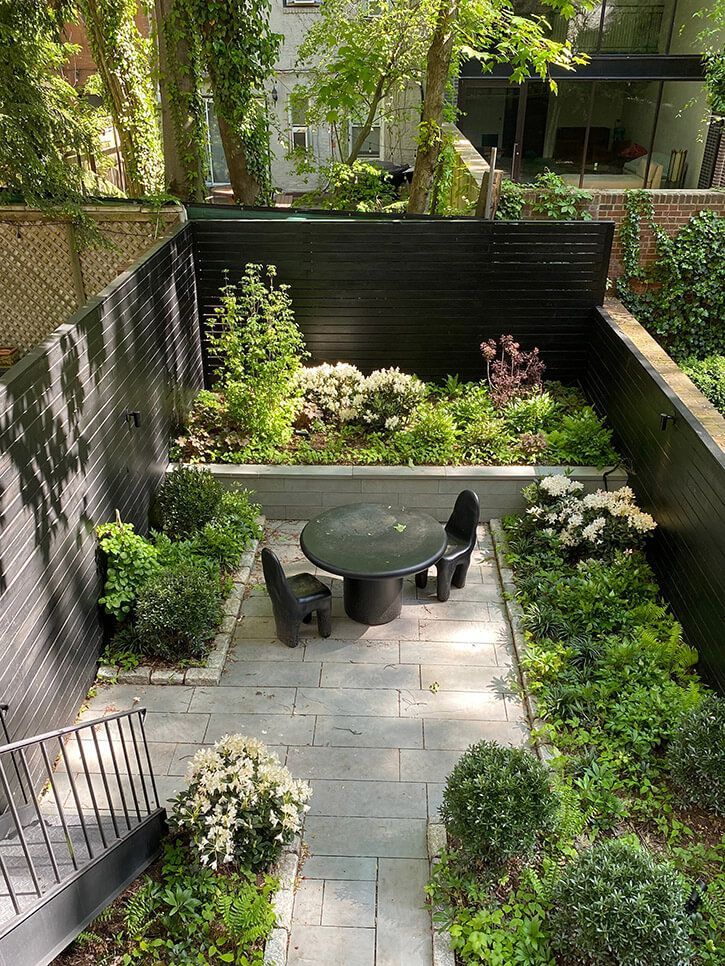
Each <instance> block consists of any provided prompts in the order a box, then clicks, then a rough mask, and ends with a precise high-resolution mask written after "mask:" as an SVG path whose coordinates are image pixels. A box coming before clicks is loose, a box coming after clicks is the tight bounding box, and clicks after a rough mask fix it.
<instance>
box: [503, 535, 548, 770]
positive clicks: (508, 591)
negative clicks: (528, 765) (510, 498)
mask: <svg viewBox="0 0 725 966" xmlns="http://www.w3.org/2000/svg"><path fill="white" fill-rule="evenodd" d="M489 528H490V530H491V538H492V540H493V553H494V557H495V559H496V566H497V567H498V572H499V577H500V578H501V584H502V586H503V589H504V602H505V604H506V614H507V616H508V619H509V624H510V625H511V636H512V638H513V643H514V652H515V655H516V668H517V671H518V675H519V683H520V685H521V696H522V700H523V703H524V708H525V710H526V717H527V718H528V720H529V730H530V731H531V741H532V744H533V746H534V749H535V751H536V754H537V757H538V758H539V760H540V761H542V762H543V763H544V764H547V763H548V762H549V761H550V760H551V758H553V757H554V751H553V749H552V748H551V746H550V745H548V744H547V743H546V742H545V741H543V740H542V738H541V737H537V734H539V733H540V729H541V728H542V727H543V724H544V723H543V721H542V720H541V718H540V717H539V714H538V709H537V707H536V699H535V698H534V697H533V696H532V694H531V691H530V689H529V682H528V681H527V679H526V671H525V670H524V668H523V666H522V664H521V659H522V658H523V657H524V655H525V654H526V635H525V634H524V631H523V628H522V627H521V621H520V616H521V607H520V605H519V603H518V601H516V600H515V599H514V594H515V593H516V584H515V582H514V573H513V570H511V568H510V567H509V566H508V564H507V563H506V557H505V554H506V532H505V531H504V528H503V524H502V523H501V521H500V520H490V521H489Z"/></svg>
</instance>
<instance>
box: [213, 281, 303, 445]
mask: <svg viewBox="0 0 725 966" xmlns="http://www.w3.org/2000/svg"><path fill="white" fill-rule="evenodd" d="M276 274H277V270H276V268H275V267H274V266H273V265H268V266H267V267H266V269H263V268H262V266H261V265H254V264H248V265H247V267H246V270H245V272H244V276H243V277H242V280H241V281H240V282H239V283H238V284H237V285H225V286H224V287H223V288H222V290H221V296H220V304H219V305H218V306H217V307H216V308H215V309H214V312H213V314H212V316H211V318H210V320H209V328H208V335H207V338H208V342H209V347H210V350H211V352H212V353H214V354H216V355H217V356H218V357H219V361H220V368H219V372H218V380H219V382H218V387H219V389H220V390H221V391H222V392H223V393H224V396H225V399H226V405H227V413H228V416H229V419H230V421H231V422H232V424H233V425H234V426H235V427H236V428H237V429H238V430H240V431H242V432H244V433H246V434H247V435H248V436H249V437H250V438H253V439H257V440H261V441H265V440H267V441H273V442H277V443H280V444H282V443H284V442H286V441H287V440H288V439H289V437H290V435H291V433H292V421H293V419H294V416H295V414H296V412H297V409H298V408H299V392H298V390H297V389H296V387H295V375H296V373H297V371H298V370H299V368H300V366H301V364H302V358H303V356H304V354H305V352H304V340H303V338H302V333H301V332H300V329H299V327H298V326H297V323H296V322H295V318H294V311H293V309H292V299H291V297H290V294H289V286H288V285H279V286H275V284H274V279H275V276H276Z"/></svg>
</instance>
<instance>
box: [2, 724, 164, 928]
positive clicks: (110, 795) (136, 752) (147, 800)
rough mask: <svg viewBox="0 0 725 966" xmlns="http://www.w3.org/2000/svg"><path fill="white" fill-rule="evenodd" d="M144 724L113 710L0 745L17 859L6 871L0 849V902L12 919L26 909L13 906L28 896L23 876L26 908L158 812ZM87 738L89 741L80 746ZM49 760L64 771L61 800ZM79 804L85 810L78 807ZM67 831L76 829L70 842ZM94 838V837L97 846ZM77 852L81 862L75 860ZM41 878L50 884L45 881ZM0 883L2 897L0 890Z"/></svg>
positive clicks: (56, 780)
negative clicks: (56, 834) (37, 836)
mask: <svg viewBox="0 0 725 966" xmlns="http://www.w3.org/2000/svg"><path fill="white" fill-rule="evenodd" d="M6 711H7V706H6V705H0V723H1V724H0V727H1V728H2V731H3V733H4V736H5V737H6V738H7V737H9V736H8V731H7V725H6V722H5V712H6ZM145 717H146V709H145V708H135V709H133V710H131V711H119V712H115V713H113V714H109V715H107V716H104V717H102V718H95V719H93V720H91V721H83V722H80V723H79V724H75V725H69V726H68V727H65V728H57V729H56V730H55V731H49V732H45V733H44V734H41V735H35V736H33V737H30V738H23V739H21V740H19V741H8V742H6V743H5V744H3V745H0V793H1V794H2V796H3V797H4V799H5V803H6V807H7V812H8V813H9V817H10V819H11V823H10V827H11V829H12V830H13V831H14V832H15V835H16V836H17V843H18V844H19V845H20V850H21V852H22V859H21V867H20V870H17V869H15V870H14V869H12V868H10V866H9V865H8V861H7V860H6V856H5V855H4V854H3V847H2V846H3V843H2V842H0V897H2V896H3V895H4V896H5V897H6V898H7V897H9V898H10V901H11V903H12V906H13V909H14V910H15V914H16V915H20V914H21V913H25V912H27V906H26V907H25V908H23V907H22V905H21V900H22V899H23V898H25V897H27V896H28V893H27V891H25V892H23V890H22V888H21V883H19V879H20V878H25V880H26V881H27V879H28V877H29V879H30V882H31V883H32V885H31V890H32V891H31V893H30V896H31V901H32V903H33V904H36V903H39V902H40V901H42V900H43V897H44V896H45V894H46V893H48V892H50V891H51V890H55V889H56V888H59V887H60V886H61V885H62V883H63V882H64V881H65V880H66V879H68V878H70V877H71V876H72V875H74V874H75V873H77V872H78V870H79V868H80V865H81V864H82V863H83V862H85V861H88V862H91V861H93V860H95V859H97V858H98V857H99V856H101V855H103V853H104V852H106V851H108V850H109V849H111V848H112V847H113V846H114V845H115V844H116V843H117V842H119V841H121V840H123V839H124V838H126V837H128V836H130V835H131V834H132V833H133V832H134V831H135V829H136V828H138V827H139V825H140V823H141V822H143V821H144V820H145V819H146V818H147V817H148V816H151V815H154V814H156V813H157V811H158V809H160V807H161V805H160V801H159V795H158V789H157V787H156V779H155V777H154V772H153V766H152V763H151V755H150V752H149V746H148V742H147V740H146V733H145V730H144V719H145ZM134 720H135V722H136V724H137V725H138V734H137V729H136V728H135V727H134ZM89 732H90V737H91V740H87V735H88V733H89ZM99 733H101V735H102V736H105V740H106V742H107V746H108V754H109V756H110V761H109V760H108V758H107V760H106V761H105V762H104V750H103V749H102V747H101V744H100V743H99ZM74 739H75V740H74ZM56 742H57V744H56ZM74 745H75V746H76V751H77V755H78V761H77V762H76V764H75V765H74V764H73V763H72V762H71V759H70V752H71V750H72V748H73V746H74ZM32 751H37V752H38V755H37V760H36V762H35V765H36V770H37V769H38V768H39V772H40V780H36V781H35V782H34V781H33V776H32V773H31V766H30V764H29V761H28V756H29V755H30V754H31V752H32ZM49 751H50V753H49ZM8 757H10V760H11V761H12V763H13V768H14V772H15V775H14V778H13V776H12V775H11V774H9V773H8V771H7V770H6V768H5V766H4V762H5V761H6V760H7V758H8ZM53 761H57V762H62V764H63V766H64V769H65V776H67V780H68V785H69V790H68V794H67V800H66V801H63V795H62V794H61V790H60V789H59V784H58V777H59V775H58V772H57V771H56V769H55V768H54V765H53ZM14 779H17V780H16V781H15V784H16V785H17V789H16V788H14V787H13V784H14ZM41 785H42V786H44V787H45V788H46V792H47V793H46V794H45V795H43V794H42V793H41V794H40V795H39V794H38V793H37V792H36V788H38V787H40V786H41ZM20 796H22V799H23V801H22V804H21V805H20V806H19V805H18V803H17V801H16V799H17V798H19V797H20ZM84 800H86V801H87V803H88V804H84ZM26 813H29V814H30V815H31V819H30V821H28V819H27V818H26V817H25V815H26ZM56 817H57V823H58V825H59V827H60V828H61V829H62V836H63V841H62V842H61V843H59V842H55V843H54V842H53V841H52V836H51V834H50V830H51V829H52V827H53V825H54V824H55V823H54V821H53V820H54V819H55V818H56ZM31 825H33V826H36V827H37V828H39V830H40V833H41V840H40V841H35V842H31V841H29V836H28V834H26V833H27V829H28V828H29V827H30V826H31ZM124 826H125V827H124ZM73 828H75V829H76V837H75V838H76V841H74V837H73V834H72V829H73ZM96 836H97V837H98V838H100V844H99V843H98V840H97V838H96ZM94 838H96V840H95V841H94ZM4 841H5V842H7V841H10V840H8V839H6V840H4ZM84 851H85V852H86V853H87V859H84V858H83V855H82V853H83V852H84ZM61 856H63V857H65V861H66V862H67V861H68V860H70V864H71V865H72V869H68V868H67V866H66V868H65V869H64V868H63V858H62V857H61ZM46 860H47V862H48V863H49V868H50V870H51V872H52V875H48V874H47V872H46V877H45V878H44V876H43V869H44V868H45V861H46ZM48 878H52V881H50V882H48V881H47V879H48ZM3 882H4V884H5V890H2V884H3Z"/></svg>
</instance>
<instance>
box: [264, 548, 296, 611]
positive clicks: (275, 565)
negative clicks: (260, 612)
mask: <svg viewBox="0 0 725 966" xmlns="http://www.w3.org/2000/svg"><path fill="white" fill-rule="evenodd" d="M262 571H263V572H264V582H265V584H266V585H267V593H268V594H269V596H270V597H271V599H272V607H278V606H279V607H282V609H283V610H284V611H285V612H286V613H288V612H290V611H294V609H295V608H296V607H297V598H296V597H295V595H294V594H293V593H292V588H291V587H290V585H289V582H288V581H287V577H286V576H285V572H284V570H283V569H282V564H281V563H280V562H279V557H278V556H277V555H276V554H275V553H272V551H271V550H269V549H268V548H267V547H264V549H263V550H262Z"/></svg>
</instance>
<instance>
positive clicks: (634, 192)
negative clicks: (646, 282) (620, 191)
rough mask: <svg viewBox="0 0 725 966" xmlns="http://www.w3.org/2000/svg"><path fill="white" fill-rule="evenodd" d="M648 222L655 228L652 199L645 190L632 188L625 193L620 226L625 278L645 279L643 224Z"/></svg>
mask: <svg viewBox="0 0 725 966" xmlns="http://www.w3.org/2000/svg"><path fill="white" fill-rule="evenodd" d="M642 218H645V219H646V220H647V223H648V225H649V226H650V227H653V226H654V208H653V206H652V197H651V195H650V193H649V192H648V191H645V190H644V189H643V188H632V189H630V190H629V191H625V192H624V218H622V221H621V222H620V225H619V243H620V245H621V247H622V266H623V268H624V274H625V278H626V279H627V280H628V281H630V280H632V279H644V278H645V277H646V274H647V270H646V269H645V268H644V266H643V265H642V264H641V262H640V259H639V255H640V244H641V235H642V230H641V223H642Z"/></svg>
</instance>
